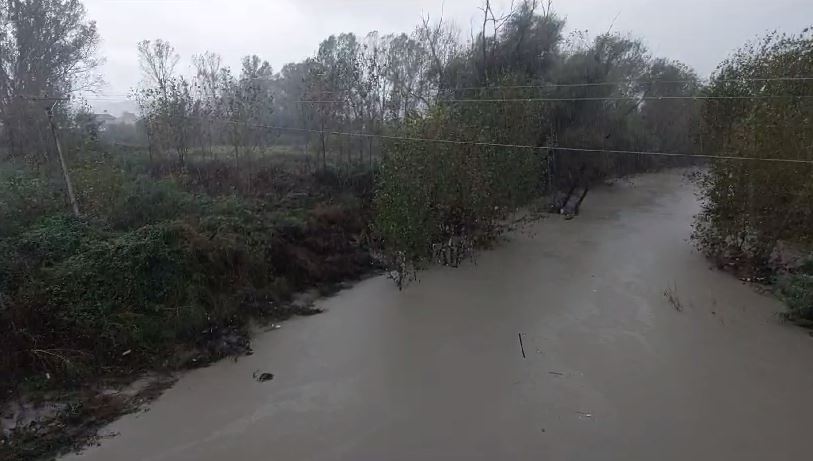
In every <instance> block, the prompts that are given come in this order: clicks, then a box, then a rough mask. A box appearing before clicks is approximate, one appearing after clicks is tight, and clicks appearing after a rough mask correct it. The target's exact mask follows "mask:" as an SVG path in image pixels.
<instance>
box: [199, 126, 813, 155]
mask: <svg viewBox="0 0 813 461" xmlns="http://www.w3.org/2000/svg"><path fill="white" fill-rule="evenodd" d="M187 118H189V119H203V120H210V121H219V122H223V123H228V124H237V125H242V126H249V127H255V128H266V129H271V130H279V131H292V132H300V133H318V134H327V135H331V136H348V137H359V138H377V139H386V140H391V141H413V142H431V143H438V144H455V145H471V146H481V147H500V148H512V149H527V150H538V151H565V152H584V153H609V154H621V155H642V156H659V157H682V158H702V159H718V160H740V161H764V162H774V163H791V164H804V165H813V159H811V160H806V159H786V158H772V157H750V156H736V155H712V154H691V153H678V152H655V151H637V150H623V149H597V148H583V147H568V146H533V145H530V144H512V143H495V142H486V141H468V140H455V139H442V138H422V137H415V136H395V135H386V134H376V133H365V132H348V131H335V130H325V131H322V130H316V129H311V128H297V127H285V126H277V125H266V124H258V123H246V122H241V121H237V120H229V119H221V118H217V117H187Z"/></svg>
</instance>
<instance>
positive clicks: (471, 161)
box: [374, 110, 545, 276]
mask: <svg viewBox="0 0 813 461" xmlns="http://www.w3.org/2000/svg"><path fill="white" fill-rule="evenodd" d="M455 122H456V121H455V120H454V119H453V115H452V114H450V113H449V112H446V111H443V110H439V111H437V112H436V113H435V114H433V116H431V117H427V118H425V119H422V120H420V121H418V122H416V123H415V124H414V125H413V126H412V127H411V128H410V131H409V134H410V135H411V136H413V137H433V136H434V135H435V134H436V133H437V132H443V131H447V130H450V129H452V127H453V126H455V125H456V123H455ZM458 129H459V130H460V131H461V132H465V131H466V130H465V127H459V128H458ZM544 165H545V158H544V157H543V156H540V155H538V154H534V153H533V152H528V151H526V150H517V149H508V148H495V147H489V146H476V145H457V144H448V143H414V142H409V141H404V142H399V143H394V144H393V145H392V147H391V150H390V151H389V152H388V155H387V156H386V157H385V158H384V160H383V162H382V165H381V169H380V172H379V176H378V183H377V186H376V196H375V211H376V214H375V222H374V227H375V231H376V234H377V236H378V237H379V238H380V239H381V243H382V245H383V248H384V249H385V251H386V252H387V254H388V256H389V258H390V260H391V261H390V263H391V264H392V265H393V266H394V268H395V269H397V270H398V271H400V272H401V274H400V276H403V275H409V272H411V271H413V270H415V269H417V268H420V267H422V266H423V265H425V264H426V263H428V262H430V260H431V258H432V255H433V253H436V252H437V251H438V249H439V248H440V247H444V246H449V245H454V246H456V247H457V248H455V249H454V251H455V253H456V254H461V256H462V253H463V252H465V249H466V248H469V247H471V246H474V245H475V244H477V243H482V241H487V240H490V239H491V238H493V237H494V236H495V235H496V228H497V225H498V220H499V219H500V218H502V217H504V216H505V213H506V211H508V210H510V209H512V208H514V207H517V206H519V205H522V204H524V203H526V202H528V201H529V200H530V199H531V198H532V197H534V196H536V195H538V194H539V193H540V192H541V186H542V184H543V178H544V171H545V169H544Z"/></svg>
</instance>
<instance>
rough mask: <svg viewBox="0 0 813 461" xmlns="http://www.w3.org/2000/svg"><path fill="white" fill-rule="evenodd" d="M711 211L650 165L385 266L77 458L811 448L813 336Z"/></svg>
mask: <svg viewBox="0 0 813 461" xmlns="http://www.w3.org/2000/svg"><path fill="white" fill-rule="evenodd" d="M696 211H697V203H696V201H695V199H694V196H693V193H692V189H691V187H690V186H689V185H688V184H687V183H686V182H685V181H684V180H683V179H682V177H681V176H680V174H678V173H665V174H656V175H646V176H641V177H639V178H636V179H635V180H633V181H632V182H631V183H619V184H616V185H614V186H612V187H606V188H604V189H602V190H599V191H596V192H594V193H591V195H589V196H588V198H587V201H586V202H585V205H584V207H583V210H582V215H581V216H579V217H578V218H577V219H574V220H572V221H565V220H563V219H561V218H560V217H556V216H554V217H550V218H547V219H545V220H543V221H542V222H540V223H538V224H535V225H533V226H532V227H531V228H528V229H526V231H525V232H522V233H515V234H513V235H511V236H510V238H509V239H508V241H507V242H505V243H504V244H502V245H501V246H499V247H498V248H497V249H496V250H493V251H489V252H485V253H482V254H481V255H480V256H479V258H478V260H477V262H476V264H469V265H466V266H465V267H462V268H459V269H446V268H438V269H434V270H431V271H428V272H426V273H423V274H422V276H421V282H420V283H419V284H415V285H413V286H411V287H410V288H409V289H407V290H406V291H403V292H399V291H398V290H397V289H396V288H395V286H394V285H393V283H392V282H391V281H388V280H386V279H385V278H375V279H370V280H367V281H365V282H362V283H361V284H359V285H357V286H356V287H355V288H353V289H350V290H347V291H345V292H342V293H340V294H339V295H337V296H335V297H333V298H331V299H327V300H324V301H322V302H321V307H324V308H326V309H327V312H326V313H325V314H322V315H319V316H315V317H310V318H301V319H296V320H293V321H290V322H287V323H285V324H283V326H282V328H281V329H279V330H275V331H272V332H268V333H265V334H262V335H260V336H259V337H258V338H256V341H255V343H254V350H255V354H254V355H253V356H251V357H244V358H241V359H240V360H239V361H238V362H236V363H235V362H233V361H223V362H221V363H218V364H216V365H214V366H212V367H209V368H207V369H202V370H197V371H194V372H191V373H189V374H187V375H185V377H184V378H182V379H181V380H180V381H179V382H178V384H177V385H176V386H175V387H174V388H172V389H171V390H169V391H168V392H166V394H164V396H163V397H161V398H160V399H159V400H158V401H156V402H155V403H154V404H153V405H152V407H151V408H150V410H149V411H148V412H145V413H140V414H137V415H131V416H128V417H125V418H123V419H121V420H120V421H118V422H116V423H114V424H113V425H112V426H111V427H110V428H109V429H107V431H106V432H108V433H111V432H116V433H119V435H118V436H116V437H113V438H110V439H106V440H103V441H102V443H101V446H99V447H94V448H91V449H89V450H87V451H86V452H84V453H83V454H81V455H79V456H73V457H69V458H67V459H81V460H86V461H91V460H119V461H131V460H133V461H134V460H150V461H159V460H162V461H164V460H190V461H191V460H196V461H221V460H252V461H253V460H280V461H282V460H314V461H315V460H354V461H355V460H405V461H406V460H420V459H426V460H429V459H431V460H434V459H444V460H497V459H529V460H530V459H533V460H540V459H544V460H614V459H618V460H652V459H659V460H670V459H674V460H686V459H714V460H738V461H739V460H746V459H753V460H767V459H771V460H800V459H810V456H811V455H810V453H811V448H810V440H809V437H810V428H811V427H813V337H810V336H809V335H808V334H807V332H805V331H803V330H800V329H797V328H795V327H792V326H789V325H786V324H782V323H781V322H780V321H779V320H778V319H777V317H776V315H775V314H776V312H777V311H778V310H779V309H780V308H781V306H780V305H779V304H778V303H777V302H776V301H775V300H773V299H772V298H770V297H768V296H764V295H760V294H758V293H756V292H755V291H754V290H753V289H752V288H751V287H749V286H745V285H743V284H742V283H741V282H739V281H737V280H736V279H735V278H733V277H732V276H730V275H728V274H724V273H720V272H718V271H716V270H710V269H709V264H708V263H707V262H706V261H705V260H704V259H703V258H702V257H701V256H700V255H698V254H697V253H696V252H695V251H693V250H692V247H691V245H690V244H689V243H688V242H687V238H688V236H689V233H690V222H691V216H692V215H693V214H694V213H695V212H696ZM667 288H669V289H670V290H671V291H672V292H673V296H674V297H675V298H676V301H677V303H679V305H680V310H678V309H676V307H675V305H673V304H672V303H669V302H668V301H667V300H666V298H665V297H664V291H665V290H666V289H667ZM520 337H521V338H522V346H520V341H519V338H520ZM523 351H524V357H523ZM257 370H259V371H262V372H270V373H273V374H274V379H273V380H271V381H267V382H264V383H260V382H257V381H256V380H254V379H253V378H252V374H253V373H254V372H255V371H257Z"/></svg>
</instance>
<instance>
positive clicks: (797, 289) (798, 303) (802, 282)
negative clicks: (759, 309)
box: [779, 274, 813, 320]
mask: <svg viewBox="0 0 813 461" xmlns="http://www.w3.org/2000/svg"><path fill="white" fill-rule="evenodd" d="M779 293H780V295H781V297H782V299H783V300H784V301H785V303H786V304H787V306H788V309H789V313H788V314H789V316H790V317H791V318H793V319H804V320H813V275H811V274H795V275H792V276H788V277H785V278H783V279H782V280H780V282H779Z"/></svg>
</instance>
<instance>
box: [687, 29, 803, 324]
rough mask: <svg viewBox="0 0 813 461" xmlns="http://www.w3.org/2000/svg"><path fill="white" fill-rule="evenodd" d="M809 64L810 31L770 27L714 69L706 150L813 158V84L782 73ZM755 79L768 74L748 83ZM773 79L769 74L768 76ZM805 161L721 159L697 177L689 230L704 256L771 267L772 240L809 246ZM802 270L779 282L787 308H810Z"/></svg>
mask: <svg viewBox="0 0 813 461" xmlns="http://www.w3.org/2000/svg"><path fill="white" fill-rule="evenodd" d="M811 72H813V32H811V31H805V32H804V33H803V34H801V35H798V36H785V35H778V34H770V35H769V36H767V37H765V38H764V39H763V40H762V41H760V42H756V43H753V44H749V45H748V46H746V47H745V48H743V49H741V50H739V51H738V52H737V53H735V54H734V55H733V56H732V57H731V58H729V59H728V60H727V61H725V62H724V63H723V64H721V66H720V67H719V68H718V70H717V73H716V75H715V78H713V79H712V82H711V84H710V86H709V88H708V90H707V93H708V95H709V96H712V97H735V98H740V99H721V100H714V99H712V100H710V101H708V103H707V104H706V105H705V107H704V109H703V126H704V130H703V144H704V146H705V149H706V153H709V154H715V155H726V156H733V157H755V158H779V159H791V160H792V159H801V160H805V159H807V160H810V159H813V150H811V146H813V144H811V139H813V117H812V115H813V101H812V100H811V99H809V98H803V97H800V96H805V95H808V94H810V91H811V90H813V85H811V83H810V82H808V81H804V80H793V79H787V78H786V77H788V76H797V75H810V74H811ZM755 79H769V80H760V81H756V82H755ZM771 79H773V80H771ZM811 177H813V167H812V166H811V165H807V164H791V163H772V162H765V161H758V160H743V161H731V160H719V161H714V162H712V163H711V165H710V166H709V168H708V170H707V172H706V173H705V174H703V175H701V178H700V189H701V194H702V203H703V209H702V212H701V213H700V214H699V216H698V218H697V221H696V223H695V232H694V237H695V241H696V242H697V244H698V246H699V247H700V248H701V249H702V250H703V251H705V252H706V253H707V254H709V255H711V256H714V257H717V258H721V259H723V260H725V261H727V262H731V263H734V264H735V265H737V266H738V267H739V269H741V270H746V271H750V272H754V273H758V274H760V275H764V276H767V275H770V273H771V272H772V271H775V270H777V269H781V267H778V266H777V264H776V263H775V261H774V260H775V259H776V258H775V257H776V256H781V255H777V252H781V248H780V245H778V244H779V243H780V242H787V243H789V244H791V245H793V246H794V247H799V248H802V249H804V248H807V249H808V250H809V249H810V248H811V246H812V245H813V182H811V180H810V178H811ZM806 277H807V276H798V277H792V278H790V279H788V281H787V283H785V284H784V285H783V286H784V288H783V291H784V292H785V293H786V296H785V297H786V299H787V300H788V303H789V305H790V306H791V309H793V310H794V311H795V312H797V313H798V314H799V315H802V316H804V315H810V314H811V311H810V310H809V309H808V308H806V307H804V304H805V303H809V299H810V294H809V293H807V290H809V289H810V288H811V284H810V283H809V280H808V279H807V278H806Z"/></svg>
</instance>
